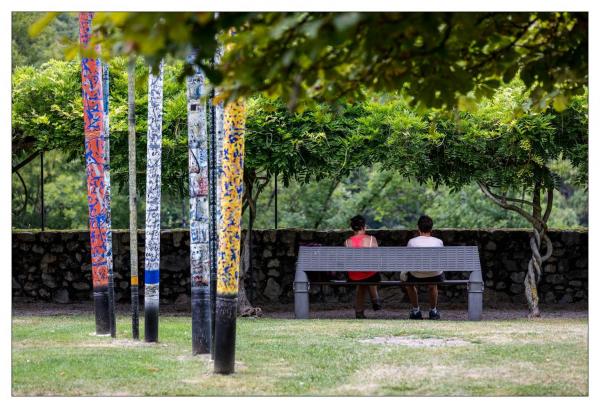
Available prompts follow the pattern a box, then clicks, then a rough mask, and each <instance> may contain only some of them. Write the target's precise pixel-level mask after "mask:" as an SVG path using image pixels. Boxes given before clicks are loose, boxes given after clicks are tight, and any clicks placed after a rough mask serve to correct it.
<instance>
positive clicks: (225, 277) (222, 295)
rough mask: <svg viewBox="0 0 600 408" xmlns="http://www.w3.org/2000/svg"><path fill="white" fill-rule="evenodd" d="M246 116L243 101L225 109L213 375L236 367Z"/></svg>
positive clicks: (229, 372) (229, 105) (227, 371)
mask: <svg viewBox="0 0 600 408" xmlns="http://www.w3.org/2000/svg"><path fill="white" fill-rule="evenodd" d="M245 116H246V107H245V104H244V102H243V100H237V101H235V102H231V103H229V104H227V106H226V107H225V114H224V124H225V139H224V141H223V162H222V164H223V166H222V169H223V170H222V171H223V173H222V179H221V191H220V196H221V216H220V220H219V227H220V228H219V230H220V235H219V252H218V256H217V262H218V270H217V301H216V323H215V366H214V372H215V373H218V374H231V373H233V372H234V366H235V324H236V316H237V294H238V283H239V269H240V238H241V218H242V193H243V171H244V132H245V120H246V118H245Z"/></svg>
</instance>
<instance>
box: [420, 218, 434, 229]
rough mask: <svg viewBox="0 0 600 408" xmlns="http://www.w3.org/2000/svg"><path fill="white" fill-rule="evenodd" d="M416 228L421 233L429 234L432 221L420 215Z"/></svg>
mask: <svg viewBox="0 0 600 408" xmlns="http://www.w3.org/2000/svg"><path fill="white" fill-rule="evenodd" d="M417 226H418V227H419V231H421V232H431V230H432V229H433V220H432V219H431V218H430V217H428V216H427V215H421V216H420V217H419V221H417Z"/></svg>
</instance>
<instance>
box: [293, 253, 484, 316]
mask: <svg viewBox="0 0 600 408" xmlns="http://www.w3.org/2000/svg"><path fill="white" fill-rule="evenodd" d="M332 271H336V272H352V271H373V272H401V271H415V272H418V271H444V272H451V271H460V272H471V274H470V276H469V279H468V280H445V281H444V282H439V283H437V285H466V286H467V290H468V293H469V300H468V302H469V312H468V316H469V320H481V312H482V310H483V279H482V276H481V264H480V262H479V251H478V249H477V247H476V246H451V247H436V248H407V247H378V248H346V247H314V246H301V247H300V248H299V250H298V262H297V264H296V277H295V279H294V285H293V289H294V311H295V314H296V318H297V319H307V318H308V309H309V300H308V291H309V289H310V285H311V284H312V285H334V286H350V285H355V286H357V285H373V283H372V282H370V283H367V282H352V281H351V282H347V281H339V280H338V281H328V282H309V280H308V276H307V274H306V273H307V272H332ZM427 284H428V283H421V282H419V283H407V282H404V281H381V282H378V283H377V285H379V286H406V285H427Z"/></svg>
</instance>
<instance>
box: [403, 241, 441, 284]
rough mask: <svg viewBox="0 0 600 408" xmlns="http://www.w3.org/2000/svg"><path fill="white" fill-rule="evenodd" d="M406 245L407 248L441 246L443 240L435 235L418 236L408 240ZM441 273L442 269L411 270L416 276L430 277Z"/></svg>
mask: <svg viewBox="0 0 600 408" xmlns="http://www.w3.org/2000/svg"><path fill="white" fill-rule="evenodd" d="M406 246H407V247H408V248H424V247H425V248H427V247H443V246H444V242H443V241H442V240H441V239H438V238H435V237H423V236H419V237H416V238H413V239H411V240H409V241H408V244H406ZM442 273H443V271H431V272H425V271H420V272H411V275H413V276H414V277H416V278H431V277H432V276H438V275H441V274H442Z"/></svg>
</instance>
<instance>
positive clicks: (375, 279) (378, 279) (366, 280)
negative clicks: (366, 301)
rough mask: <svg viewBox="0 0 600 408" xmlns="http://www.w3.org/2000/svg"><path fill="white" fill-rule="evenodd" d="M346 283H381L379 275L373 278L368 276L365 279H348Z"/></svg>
mask: <svg viewBox="0 0 600 408" xmlns="http://www.w3.org/2000/svg"><path fill="white" fill-rule="evenodd" d="M348 282H381V274H379V273H376V274H375V275H373V276H369V277H368V278H365V279H350V278H349V277H348Z"/></svg>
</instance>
